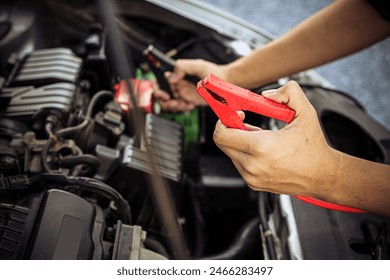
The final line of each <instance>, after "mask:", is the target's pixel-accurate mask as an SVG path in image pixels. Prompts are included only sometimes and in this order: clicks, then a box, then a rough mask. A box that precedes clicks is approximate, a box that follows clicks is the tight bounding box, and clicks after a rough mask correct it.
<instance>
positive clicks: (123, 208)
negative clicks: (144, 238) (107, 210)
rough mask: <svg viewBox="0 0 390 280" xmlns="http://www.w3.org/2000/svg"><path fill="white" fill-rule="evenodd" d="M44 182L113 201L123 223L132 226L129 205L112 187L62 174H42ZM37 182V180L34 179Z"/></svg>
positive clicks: (84, 178)
mask: <svg viewBox="0 0 390 280" xmlns="http://www.w3.org/2000/svg"><path fill="white" fill-rule="evenodd" d="M40 176H41V177H42V178H43V179H44V180H47V181H49V182H55V183H58V184H60V185H67V187H66V188H64V189H65V190H70V189H76V190H80V191H89V192H92V193H95V194H98V195H101V196H103V197H105V198H107V199H110V200H113V201H114V202H115V205H116V207H117V209H118V213H119V218H120V220H122V222H123V223H126V224H131V222H132V215H131V208H130V205H129V203H128V202H127V201H126V200H125V199H124V198H123V197H122V195H121V194H120V193H119V192H117V191H116V190H115V189H113V188H112V187H111V186H109V185H107V184H105V183H103V182H100V181H98V180H96V179H92V178H87V177H70V176H65V175H62V174H50V173H49V174H42V175H40ZM34 180H36V179H34Z"/></svg>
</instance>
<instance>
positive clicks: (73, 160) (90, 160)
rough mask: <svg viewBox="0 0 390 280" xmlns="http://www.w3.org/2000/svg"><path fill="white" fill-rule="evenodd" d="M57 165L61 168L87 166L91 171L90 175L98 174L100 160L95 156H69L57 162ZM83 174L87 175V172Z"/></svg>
mask: <svg viewBox="0 0 390 280" xmlns="http://www.w3.org/2000/svg"><path fill="white" fill-rule="evenodd" d="M56 163H58V164H60V165H61V166H66V167H73V166H76V165H80V164H81V165H87V166H88V167H90V168H91V169H90V170H89V172H88V173H93V172H96V170H97V169H98V168H99V166H100V162H99V160H98V159H97V158H96V157H95V156H93V155H77V156H69V157H65V158H62V159H58V160H56ZM83 174H86V173H85V172H84V173H83Z"/></svg>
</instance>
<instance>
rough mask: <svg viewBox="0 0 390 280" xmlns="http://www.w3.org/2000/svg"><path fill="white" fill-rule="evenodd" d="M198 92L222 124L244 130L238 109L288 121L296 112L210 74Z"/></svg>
mask: <svg viewBox="0 0 390 280" xmlns="http://www.w3.org/2000/svg"><path fill="white" fill-rule="evenodd" d="M197 91H198V93H199V94H200V95H201V96H202V97H203V99H204V100H205V101H206V102H207V103H208V104H209V105H210V107H211V108H212V109H213V111H214V112H215V114H216V115H217V116H218V118H219V119H220V120H221V121H222V123H223V124H224V125H225V126H226V127H229V128H237V129H242V130H246V127H245V125H244V122H243V121H242V120H241V118H240V117H239V115H238V114H237V111H240V110H242V111H251V112H254V113H257V114H261V115H264V116H267V117H270V118H274V119H277V120H281V121H284V122H286V123H290V122H291V121H292V120H293V118H294V116H295V111H294V110H293V109H291V108H289V107H288V106H287V105H285V104H282V103H278V102H275V101H273V100H270V99H267V98H265V97H264V96H262V95H259V94H256V93H254V92H251V91H250V90H248V89H244V88H241V87H239V86H236V85H233V84H231V83H228V82H226V81H224V80H221V79H220V78H218V77H216V76H214V75H212V74H210V75H208V76H207V77H206V78H204V79H203V80H200V81H199V82H198V85H197ZM296 197H297V198H298V199H300V200H302V201H304V202H307V203H310V204H313V205H316V206H320V207H323V208H326V209H330V210H337V211H344V212H353V213H365V212H366V211H364V210H361V209H357V208H352V207H347V206H342V205H337V204H333V203H328V202H325V201H322V200H318V199H314V198H311V197H305V196H296Z"/></svg>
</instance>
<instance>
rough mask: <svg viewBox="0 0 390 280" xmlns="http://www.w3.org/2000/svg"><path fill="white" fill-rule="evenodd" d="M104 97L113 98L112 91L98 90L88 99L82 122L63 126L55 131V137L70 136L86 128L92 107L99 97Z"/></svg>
mask: <svg viewBox="0 0 390 280" xmlns="http://www.w3.org/2000/svg"><path fill="white" fill-rule="evenodd" d="M104 97H111V98H113V96H112V92H111V91H108V90H101V91H98V92H97V93H96V94H95V95H94V96H93V97H92V98H91V100H90V101H89V104H88V108H87V112H86V114H85V119H84V121H83V122H82V123H80V124H79V125H76V126H72V127H67V128H63V129H61V130H59V131H57V132H56V135H57V137H63V138H66V137H70V136H72V135H74V134H76V133H77V132H79V131H80V130H82V129H84V128H86V127H87V126H88V124H89V122H90V120H91V118H92V113H93V109H94V107H95V105H96V104H97V102H98V101H99V99H101V98H104Z"/></svg>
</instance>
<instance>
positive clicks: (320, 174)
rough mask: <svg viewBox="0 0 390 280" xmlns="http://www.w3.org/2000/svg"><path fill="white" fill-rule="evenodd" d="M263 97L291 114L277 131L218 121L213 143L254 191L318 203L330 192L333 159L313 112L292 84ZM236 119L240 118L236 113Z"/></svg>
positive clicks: (336, 156)
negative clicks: (288, 108) (285, 195)
mask: <svg viewBox="0 0 390 280" xmlns="http://www.w3.org/2000/svg"><path fill="white" fill-rule="evenodd" d="M263 96H264V97H266V98H269V99H272V100H274V101H276V102H279V103H284V104H286V105H287V106H289V107H290V108H292V109H294V110H295V117H294V119H293V121H292V122H291V123H290V124H288V125H287V126H285V127H284V128H282V129H280V130H278V131H270V130H262V129H260V128H258V127H255V126H251V125H247V124H246V127H247V129H248V130H247V131H245V130H238V129H232V128H227V127H226V126H224V125H223V124H222V122H221V121H218V122H217V124H216V127H215V131H214V141H215V143H216V144H217V145H218V147H219V148H220V149H221V150H222V151H223V152H224V153H225V154H227V155H228V156H229V157H230V158H231V160H232V161H233V164H234V165H235V167H236V168H237V170H238V171H239V173H240V174H241V176H242V177H243V179H244V180H245V182H246V183H247V184H248V186H249V187H250V188H252V189H254V190H262V191H269V192H273V193H284V194H290V195H305V196H310V197H316V198H322V197H324V196H325V194H327V196H328V197H329V191H330V189H331V188H332V187H333V184H334V180H335V178H336V174H337V167H338V162H339V153H337V152H336V151H335V150H333V149H332V148H331V147H330V146H329V145H328V144H327V142H326V140H325V137H324V135H323V132H322V130H321V127H320V124H319V121H318V118H317V114H316V111H315V109H314V107H313V106H312V105H311V104H310V102H309V101H308V100H307V98H306V96H305V94H304V93H303V91H302V90H301V88H300V87H299V85H298V84H297V83H296V82H288V83H287V84H286V85H284V86H283V87H281V88H279V89H277V90H275V91H273V92H264V93H263ZM239 115H240V117H241V118H242V119H244V118H245V115H244V113H243V112H239Z"/></svg>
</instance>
